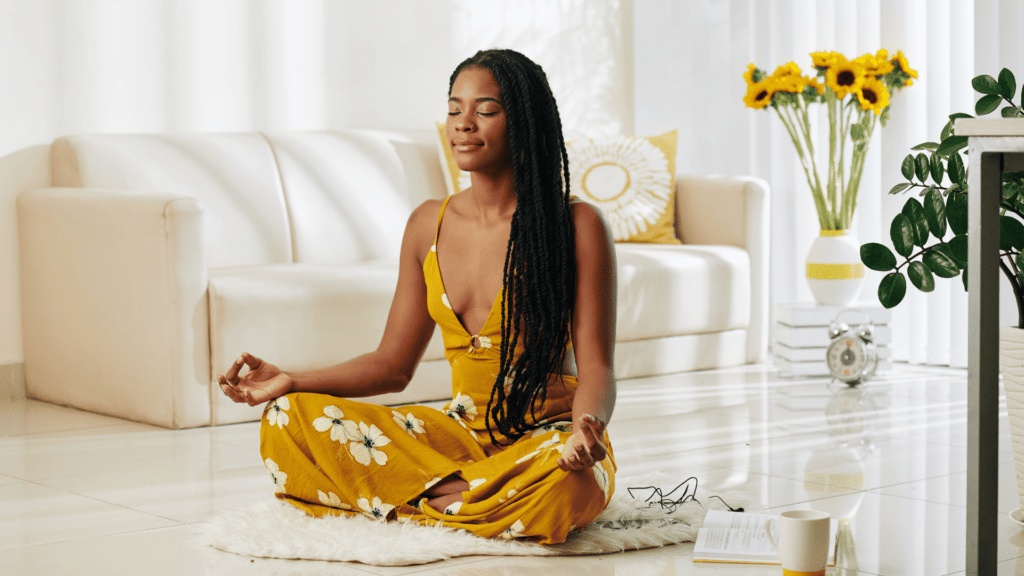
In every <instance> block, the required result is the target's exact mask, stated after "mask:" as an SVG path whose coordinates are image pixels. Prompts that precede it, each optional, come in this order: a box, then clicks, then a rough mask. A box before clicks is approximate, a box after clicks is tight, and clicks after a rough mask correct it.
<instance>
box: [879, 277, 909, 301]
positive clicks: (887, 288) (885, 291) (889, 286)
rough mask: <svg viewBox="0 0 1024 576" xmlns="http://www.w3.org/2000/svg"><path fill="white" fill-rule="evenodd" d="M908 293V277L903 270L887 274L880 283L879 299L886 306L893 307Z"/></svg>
mask: <svg viewBox="0 0 1024 576" xmlns="http://www.w3.org/2000/svg"><path fill="white" fill-rule="evenodd" d="M906 295H907V279H906V278H905V277H904V276H903V273H902V272H893V273H891V274H886V276H885V278H882V282H881V283H880V284H879V285H878V301H879V302H881V303H882V306H885V307H886V308H892V307H893V306H895V305H897V304H899V303H900V302H902V301H903V297H904V296H906Z"/></svg>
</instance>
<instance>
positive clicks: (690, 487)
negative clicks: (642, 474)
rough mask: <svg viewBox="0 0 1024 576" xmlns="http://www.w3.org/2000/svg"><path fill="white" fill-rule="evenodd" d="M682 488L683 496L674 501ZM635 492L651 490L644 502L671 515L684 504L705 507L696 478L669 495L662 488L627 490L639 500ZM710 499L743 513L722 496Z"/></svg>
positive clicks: (684, 483) (677, 487)
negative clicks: (715, 499) (699, 495)
mask: <svg viewBox="0 0 1024 576" xmlns="http://www.w3.org/2000/svg"><path fill="white" fill-rule="evenodd" d="M684 486H685V488H684ZM680 488H683V492H682V495H681V496H679V498H678V499H675V500H673V499H672V498H671V496H672V495H673V494H675V492H676V490H679V489H680ZM633 490H650V491H651V494H650V495H649V496H647V498H644V502H647V503H648V505H650V506H653V505H654V504H658V505H660V506H661V508H662V509H663V510H668V512H669V514H671V513H673V512H675V511H676V508H678V507H679V506H682V505H683V504H686V503H687V502H691V501H692V502H696V503H697V504H698V505H699V506H700V507H701V508H703V507H704V505H703V504H701V503H700V500H697V477H696V476H690V477H689V478H687V479H686V480H685V481H683V482H681V483H680V484H679V485H677V486H676V487H675V488H673V489H671V490H669V491H668V493H665V492H662V490H661V488H658V487H657V486H637V487H632V488H626V491H627V492H629V496H630V497H631V498H634V499H638V498H637V496H636V495H634V494H633ZM655 496H657V500H653V498H654V497H655ZM710 498H718V499H719V500H720V501H721V502H722V504H725V507H726V508H728V509H729V511H730V512H743V508H733V507H732V506H729V503H728V502H726V501H725V500H722V497H721V496H715V495H712V496H710Z"/></svg>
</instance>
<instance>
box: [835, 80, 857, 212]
mask: <svg viewBox="0 0 1024 576" xmlns="http://www.w3.org/2000/svg"><path fill="white" fill-rule="evenodd" d="M852 102H853V100H850V101H849V102H846V103H845V104H844V106H843V107H844V108H846V110H843V111H842V114H841V116H840V118H841V120H842V122H841V124H840V125H839V168H838V170H836V180H838V182H837V184H838V186H839V206H838V207H837V208H836V210H837V214H836V220H837V221H838V223H839V226H840V227H841V228H842V229H844V230H845V229H847V228H849V227H850V222H849V221H848V220H847V219H846V217H845V214H844V213H843V207H844V206H845V205H846V179H845V175H846V138H847V136H849V134H850V116H851V115H852V114H853V106H851V105H850V103H852Z"/></svg>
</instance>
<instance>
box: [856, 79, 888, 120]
mask: <svg viewBox="0 0 1024 576" xmlns="http://www.w3.org/2000/svg"><path fill="white" fill-rule="evenodd" d="M856 94H857V100H860V107H861V109H863V110H874V111H875V114H881V113H882V110H885V107H886V106H888V105H889V90H888V89H886V87H885V83H883V82H882V81H881V80H879V79H878V78H875V77H874V76H868V77H867V78H866V79H865V80H864V83H863V84H861V86H860V90H859V91H858V92H856Z"/></svg>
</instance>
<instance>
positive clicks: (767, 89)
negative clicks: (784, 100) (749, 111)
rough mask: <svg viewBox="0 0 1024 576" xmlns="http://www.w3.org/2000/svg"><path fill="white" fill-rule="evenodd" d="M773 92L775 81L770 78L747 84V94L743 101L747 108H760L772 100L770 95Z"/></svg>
mask: <svg viewBox="0 0 1024 576" xmlns="http://www.w3.org/2000/svg"><path fill="white" fill-rule="evenodd" d="M773 94H775V83H774V82H772V81H771V80H762V81H760V82H754V83H752V84H750V85H749V86H747V95H746V96H744V97H743V103H744V104H746V105H747V108H755V109H758V110H760V109H761V108H765V107H767V106H768V105H769V104H771V102H772V95H773Z"/></svg>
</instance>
